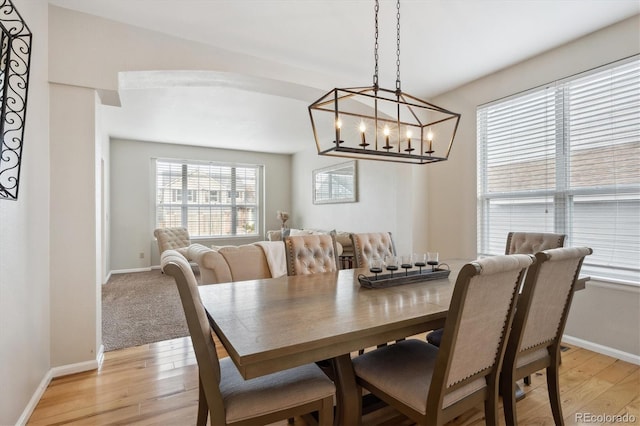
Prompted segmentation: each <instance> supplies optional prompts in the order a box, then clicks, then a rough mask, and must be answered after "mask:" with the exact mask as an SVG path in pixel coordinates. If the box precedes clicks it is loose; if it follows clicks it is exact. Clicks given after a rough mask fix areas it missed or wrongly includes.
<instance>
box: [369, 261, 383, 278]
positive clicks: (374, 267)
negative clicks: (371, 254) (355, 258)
mask: <svg viewBox="0 0 640 426" xmlns="http://www.w3.org/2000/svg"><path fill="white" fill-rule="evenodd" d="M383 267H384V262H383V261H382V259H380V258H379V257H375V258H372V259H370V260H369V272H371V273H372V274H375V275H376V280H377V279H378V274H379V273H380V272H382V268H383Z"/></svg>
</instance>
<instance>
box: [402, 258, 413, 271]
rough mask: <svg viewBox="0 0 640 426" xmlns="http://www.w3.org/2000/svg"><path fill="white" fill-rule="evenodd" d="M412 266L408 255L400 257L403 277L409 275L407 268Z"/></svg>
mask: <svg viewBox="0 0 640 426" xmlns="http://www.w3.org/2000/svg"><path fill="white" fill-rule="evenodd" d="M412 266H413V263H412V257H411V255H410V254H405V255H402V263H401V264H400V267H401V268H403V269H404V275H405V276H407V275H408V274H409V268H411V267H412Z"/></svg>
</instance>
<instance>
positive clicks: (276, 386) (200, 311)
mask: <svg viewBox="0 0 640 426" xmlns="http://www.w3.org/2000/svg"><path fill="white" fill-rule="evenodd" d="M161 265H162V269H163V270H164V271H165V273H167V274H168V275H171V276H172V277H173V278H174V279H175V281H176V284H177V286H178V291H179V293H180V299H181V301H182V306H183V309H184V313H185V317H186V319H187V325H188V327H189V333H190V334H191V342H192V344H193V349H194V352H195V355H196V360H197V362H198V375H199V397H198V417H197V424H198V425H206V424H207V417H208V416H210V420H211V424H212V425H231V424H233V425H248V424H268V423H272V422H275V421H279V420H284V419H288V418H291V417H292V416H297V415H303V414H307V413H311V412H314V411H318V413H319V419H318V420H319V424H321V425H327V426H328V425H332V424H333V396H334V394H335V386H334V384H333V382H332V381H331V380H329V378H328V377H327V376H326V375H325V374H324V373H323V372H322V370H320V368H318V367H317V366H316V365H315V364H307V365H303V366H300V367H296V368H292V369H289V370H285V371H282V372H277V373H273V374H269V375H267V376H262V377H258V378H255V379H251V380H244V379H243V378H242V376H241V375H240V373H239V372H238V370H237V369H236V367H235V365H234V364H233V362H232V361H231V359H230V358H228V357H227V358H223V359H218V355H217V353H216V348H215V344H214V341H213V337H212V333H213V331H212V329H211V325H210V323H209V319H208V316H207V313H206V311H205V309H204V306H203V305H202V301H201V299H200V294H199V293H198V284H197V282H196V278H195V276H194V274H193V271H192V270H191V267H190V266H189V263H188V262H187V261H186V259H185V258H184V257H183V256H181V255H180V254H179V253H178V252H177V251H175V250H167V251H165V252H164V253H163V254H162V257H161Z"/></svg>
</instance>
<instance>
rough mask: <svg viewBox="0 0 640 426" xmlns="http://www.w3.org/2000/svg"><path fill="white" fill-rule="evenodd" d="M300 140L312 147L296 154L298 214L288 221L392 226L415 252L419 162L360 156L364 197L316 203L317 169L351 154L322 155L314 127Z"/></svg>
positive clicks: (403, 249)
mask: <svg viewBox="0 0 640 426" xmlns="http://www.w3.org/2000/svg"><path fill="white" fill-rule="evenodd" d="M309 126H311V125H310V124H309ZM300 143H301V144H306V148H305V150H304V151H302V152H299V153H296V154H295V155H294V164H293V200H292V202H293V216H292V217H291V219H290V221H289V222H288V223H287V224H288V225H289V226H290V227H292V228H317V229H325V230H332V229H335V230H337V231H348V232H380V231H390V232H391V233H392V234H393V239H394V242H395V245H396V250H397V251H398V253H399V254H400V253H407V254H408V253H411V250H412V246H413V243H412V241H413V234H412V232H411V222H412V208H411V206H412V203H413V201H412V197H413V190H414V189H415V186H414V183H413V178H412V174H413V171H414V170H415V169H414V167H418V166H412V165H401V164H397V163H388V162H382V161H371V160H357V173H358V188H357V191H358V201H357V202H356V203H340V204H319V205H314V204H313V201H312V193H311V187H312V173H313V170H315V169H318V168H322V167H327V166H330V165H334V164H340V163H344V162H346V161H351V160H350V159H348V158H339V157H321V156H318V153H317V151H316V146H315V142H314V140H313V135H312V133H311V131H309V139H308V140H306V141H301V142H300Z"/></svg>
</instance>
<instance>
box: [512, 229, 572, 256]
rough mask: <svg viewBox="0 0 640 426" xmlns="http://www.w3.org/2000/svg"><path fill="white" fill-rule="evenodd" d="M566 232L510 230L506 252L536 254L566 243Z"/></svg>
mask: <svg viewBox="0 0 640 426" xmlns="http://www.w3.org/2000/svg"><path fill="white" fill-rule="evenodd" d="M565 237H566V235H564V234H551V233H544V232H509V234H508V235H507V247H506V249H505V251H504V254H534V253H537V252H539V251H542V250H549V249H555V248H559V247H562V246H563V245H564V239H565Z"/></svg>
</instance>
